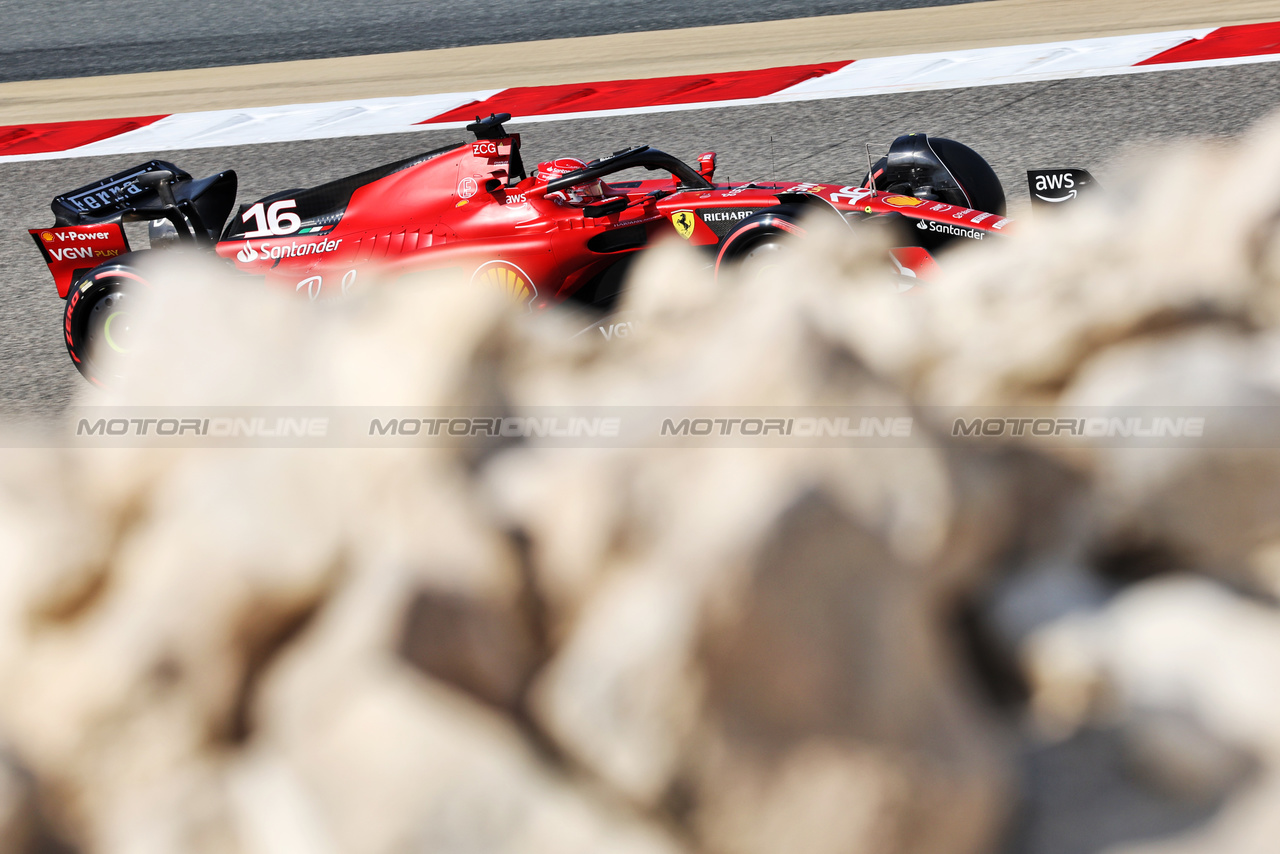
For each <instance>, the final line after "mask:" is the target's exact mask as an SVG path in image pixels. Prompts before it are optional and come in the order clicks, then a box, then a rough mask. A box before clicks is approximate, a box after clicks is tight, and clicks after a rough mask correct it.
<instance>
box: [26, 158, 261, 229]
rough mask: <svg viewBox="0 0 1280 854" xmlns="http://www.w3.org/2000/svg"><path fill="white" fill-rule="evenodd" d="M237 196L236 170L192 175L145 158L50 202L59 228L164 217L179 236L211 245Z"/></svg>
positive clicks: (171, 165)
mask: <svg viewBox="0 0 1280 854" xmlns="http://www.w3.org/2000/svg"><path fill="white" fill-rule="evenodd" d="M235 199H236V173H235V172H232V171H230V170H228V171H226V172H219V173H218V174H217V175H211V176H210V177H208V178H201V179H200V180H198V181H196V180H192V178H191V176H190V175H189V174H187V173H186V172H184V171H183V170H181V169H179V168H178V167H177V166H174V165H173V164H172V163H168V162H166V161H164V160H149V161H147V162H146V163H143V164H142V165H140V166H135V167H133V168H132V169H126V170H124V171H123V172H117V173H116V174H114V175H111V176H110V177H107V178H103V179H102V180H101V181H95V182H94V183H92V184H88V185H86V186H84V187H80V188H79V189H77V190H72V191H71V192H69V193H63V194H62V195H61V196H58V197H57V198H55V199H54V200H53V203H52V204H51V205H50V207H51V208H52V209H53V217H54V224H55V225H57V226H78V225H102V224H104V223H124V222H147V221H153V220H158V219H167V220H169V221H170V222H172V223H173V225H174V227H175V228H176V229H177V230H178V235H179V237H186V238H188V239H194V240H196V241H198V242H204V243H213V242H214V241H216V240H217V239H218V234H219V233H221V231H222V224H223V223H224V222H226V219H227V215H228V214H230V213H231V208H232V206H234V205H235Z"/></svg>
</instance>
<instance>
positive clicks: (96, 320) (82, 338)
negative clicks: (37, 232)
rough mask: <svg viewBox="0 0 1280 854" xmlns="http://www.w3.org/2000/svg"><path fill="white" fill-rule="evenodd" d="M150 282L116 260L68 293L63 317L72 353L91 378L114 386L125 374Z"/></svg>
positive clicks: (88, 274)
mask: <svg viewBox="0 0 1280 854" xmlns="http://www.w3.org/2000/svg"><path fill="white" fill-rule="evenodd" d="M149 289H150V283H149V282H147V280H146V279H144V278H142V276H140V275H138V273H137V272H135V271H134V270H132V269H129V268H127V267H125V266H124V265H122V264H119V263H118V262H117V263H112V264H110V265H104V266H102V267H99V268H96V269H94V270H92V271H90V272H89V273H86V274H85V275H84V276H83V277H82V278H81V279H80V280H79V281H77V282H75V283H74V284H73V285H72V287H71V290H70V292H68V294H67V301H66V306H65V308H64V310H63V316H62V331H63V338H64V339H65V342H66V345H67V354H68V355H70V356H71V362H72V364H74V365H75V366H76V369H77V370H79V371H80V373H81V374H82V375H83V376H84V378H85V379H87V380H88V381H89V382H91V383H93V384H94V385H97V386H103V387H106V386H109V385H111V384H112V383H113V382H114V381H116V380H118V379H119V378H120V377H121V376H123V372H124V369H125V367H126V366H127V365H128V362H129V353H130V352H131V351H132V350H133V347H134V343H135V342H134V337H135V334H136V328H135V326H136V323H135V321H136V318H137V303H138V300H139V299H140V298H141V297H142V296H143V294H144V293H145V292H146V291H147V290H149Z"/></svg>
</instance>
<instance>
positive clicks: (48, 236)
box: [40, 231, 53, 243]
mask: <svg viewBox="0 0 1280 854" xmlns="http://www.w3.org/2000/svg"><path fill="white" fill-rule="evenodd" d="M40 239H41V240H43V241H44V242H45V243H52V242H53V232H52V231H45V232H42V233H41V234H40Z"/></svg>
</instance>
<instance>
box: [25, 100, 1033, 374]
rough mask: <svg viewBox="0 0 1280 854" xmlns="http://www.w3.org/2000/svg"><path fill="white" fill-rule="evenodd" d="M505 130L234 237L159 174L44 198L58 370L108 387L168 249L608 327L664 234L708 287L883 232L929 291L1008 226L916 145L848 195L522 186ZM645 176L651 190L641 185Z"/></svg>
mask: <svg viewBox="0 0 1280 854" xmlns="http://www.w3.org/2000/svg"><path fill="white" fill-rule="evenodd" d="M510 118H511V117H510V116H509V115H507V114H505V113H504V114H499V115H492V116H490V117H489V118H487V119H483V120H481V119H479V118H477V121H476V122H475V123H474V124H471V125H468V127H467V130H468V131H470V132H471V134H472V135H473V136H474V140H473V141H465V142H459V143H457V144H454V145H447V146H445V147H443V148H438V149H436V150H434V151H429V152H427V153H425V154H420V155H417V156H415V157H410V158H408V159H406V160H400V161H398V162H395V163H390V164H387V165H384V166H380V167H378V168H376V169H370V170H368V171H366V172H361V173H359V174H356V175H352V176H350V177H347V178H341V179H339V180H336V181H331V182H329V183H327V184H321V185H320V186H317V187H312V188H310V189H294V190H285V191H283V192H279V193H274V194H272V195H270V196H267V197H265V198H262V199H258V200H257V201H254V202H253V203H252V204H242V205H241V206H240V208H239V210H238V211H237V212H236V213H235V215H234V216H232V217H231V219H230V222H227V217H228V215H230V214H231V211H232V208H233V206H234V205H235V196H236V173H235V172H233V171H226V172H220V173H218V174H216V175H211V176H209V177H207V178H202V179H200V180H193V179H192V177H191V176H190V175H189V174H187V173H186V172H184V171H182V170H181V169H179V168H178V167H177V166H174V165H173V164H171V163H166V162H164V161H161V160H152V161H150V162H148V163H144V164H142V165H140V166H138V167H136V168H133V169H128V170H125V171H123V172H120V173H118V174H116V175H112V176H110V177H109V178H104V179H102V180H101V181H98V182H96V183H93V184H90V185H88V186H85V187H81V188H80V189H78V190H74V191H72V192H69V193H66V194H63V195H60V196H58V197H57V198H55V199H54V200H53V203H52V208H53V213H54V217H55V224H54V225H53V226H52V227H49V228H36V229H31V230H30V233H31V235H32V237H33V238H34V239H35V243H36V245H37V246H38V247H39V248H40V252H41V254H42V255H43V257H44V260H45V262H46V263H47V264H48V266H49V270H50V271H51V272H52V273H53V278H54V282H55V284H56V285H57V290H58V296H59V297H61V298H63V299H64V300H65V301H66V306H65V311H64V315H63V326H62V331H63V336H64V338H65V341H66V345H67V351H68V352H69V353H70V355H71V359H72V361H73V362H74V363H75V365H76V367H77V368H78V369H79V370H80V371H81V373H82V374H84V376H86V377H87V378H88V379H89V380H90V381H92V382H95V383H98V384H103V383H104V382H105V381H107V380H109V379H110V378H111V376H112V375H113V373H114V372H115V371H116V368H113V367H111V365H118V364H119V361H120V359H119V356H118V355H116V354H120V353H124V352H127V351H128V350H129V348H130V340H129V339H130V337H131V328H130V324H131V321H130V319H129V314H130V305H131V304H133V305H135V306H136V301H137V299H138V298H139V294H141V293H144V292H145V291H146V290H147V289H148V288H149V287H151V286H152V285H153V284H155V283H151V282H149V281H148V273H147V264H146V260H147V259H146V257H145V256H146V255H147V254H148V253H154V252H158V251H167V247H168V246H169V245H172V244H178V245H188V246H192V247H197V248H205V249H207V250H208V251H211V252H214V253H216V254H217V255H218V256H220V257H221V258H223V259H225V260H226V261H227V262H229V263H230V264H233V265H234V266H235V268H236V269H238V270H239V271H241V272H242V273H244V274H248V275H250V276H258V277H261V278H263V279H264V280H265V281H266V283H267V284H269V285H274V286H278V287H283V288H285V289H287V290H290V291H295V292H297V293H299V294H306V295H307V297H309V298H311V299H317V298H327V297H331V296H339V295H343V294H346V293H347V292H348V291H349V290H350V289H351V288H352V286H353V285H354V284H355V283H356V282H357V281H359V282H361V284H362V285H363V284H365V283H368V282H371V281H392V280H396V279H399V278H401V277H404V276H406V275H413V274H418V273H421V272H423V271H428V270H444V269H454V270H460V271H461V272H462V273H463V274H464V275H468V276H470V278H471V280H472V281H473V282H476V283H487V284H490V285H493V286H497V287H499V288H502V289H505V290H506V291H507V292H509V293H510V295H511V296H512V297H513V298H515V299H517V300H518V301H520V302H521V303H523V304H524V305H526V306H528V308H529V309H530V310H537V309H542V308H545V307H546V306H548V305H552V304H556V303H561V302H564V301H566V300H572V301H574V302H576V303H579V304H583V305H586V306H591V307H594V308H596V309H599V310H601V311H608V310H609V309H610V308H611V307H612V306H613V304H614V302H615V301H616V299H617V296H618V293H619V290H620V288H621V286H622V283H623V280H624V276H625V272H626V269H627V265H628V264H629V263H630V262H631V261H632V260H634V258H635V257H636V253H637V252H639V251H642V250H643V249H644V248H645V247H646V246H649V245H651V244H653V243H654V242H655V241H657V240H660V239H661V238H662V237H663V236H664V235H672V236H678V237H679V238H682V239H684V240H686V241H688V242H689V243H690V244H693V245H695V246H699V247H704V248H705V249H706V250H707V252H708V261H709V263H713V264H714V265H715V267H716V270H717V272H719V271H720V270H721V269H723V268H724V267H725V266H726V265H729V264H757V263H761V262H762V261H764V260H767V259H768V258H769V256H770V253H772V252H774V251H776V250H777V248H778V247H779V245H780V241H782V240H784V239H795V238H796V237H798V236H801V235H803V233H804V221H805V218H806V215H807V214H810V213H812V212H819V213H822V214H825V215H829V216H832V217H837V218H839V219H840V220H842V221H843V222H844V223H846V224H848V225H849V226H850V227H862V225H861V224H863V223H866V222H874V223H877V224H881V225H887V226H890V227H892V226H893V225H894V224H896V225H898V226H901V227H900V228H899V229H898V231H899V233H900V234H901V239H900V240H898V241H897V242H898V243H900V244H901V245H900V247H899V248H897V249H895V250H893V257H894V260H895V262H896V264H897V265H898V268H899V270H900V271H901V272H902V274H903V275H904V276H906V277H921V278H926V277H927V276H928V274H929V271H930V270H931V269H933V265H934V261H933V257H932V253H933V252H934V251H936V250H937V249H938V248H939V247H941V246H943V245H944V244H946V243H948V242H951V241H956V240H983V239H985V238H988V237H990V236H991V235H996V234H1000V233H1002V232H1003V231H1004V230H1005V229H1006V228H1007V226H1008V225H1009V221H1008V220H1007V219H1006V218H1005V216H1004V212H1005V195H1004V190H1003V189H1002V187H1001V185H1000V181H999V180H998V179H997V178H996V175H995V172H994V171H993V170H992V169H991V167H990V166H989V165H988V164H987V163H986V161H984V160H983V159H982V158H981V157H980V156H978V155H977V154H976V153H974V152H973V151H972V150H971V149H969V148H967V147H966V146H964V145H961V144H960V143H958V142H954V141H952V140H947V139H941V138H930V137H929V136H927V135H926V134H908V135H904V136H901V137H899V138H898V139H897V140H896V141H895V142H894V143H893V144H892V146H891V147H890V148H889V151H888V153H887V154H886V155H885V156H884V157H882V158H880V159H879V161H878V162H877V163H875V164H872V165H871V168H870V171H869V173H868V175H867V176H866V177H865V178H864V179H863V181H862V183H860V184H851V185H835V184H818V183H801V182H794V181H768V182H759V183H746V184H742V183H739V184H727V183H719V184H718V183H716V182H715V180H714V173H715V166H716V156H715V153H714V152H709V153H707V154H704V155H702V156H701V157H699V158H698V161H697V166H696V167H694V166H691V165H689V164H687V163H685V162H683V161H681V160H679V159H677V158H676V157H673V156H672V155H670V154H667V153H665V152H663V151H659V150H658V149H656V148H651V147H649V146H644V145H642V146H638V147H635V148H628V149H626V150H624V151H619V152H617V153H615V154H613V155H612V156H610V157H605V158H602V159H599V160H594V161H592V162H590V163H583V162H582V161H577V160H573V159H570V158H562V159H559V160H553V161H548V162H546V163H543V164H540V165H539V167H538V169H537V170H536V171H535V174H533V175H529V174H527V172H526V169H525V166H524V163H523V161H522V158H521V154H520V135H519V134H515V133H509V132H508V131H507V130H506V129H505V128H504V127H503V123H504V122H507V121H509V120H510ZM637 168H638V169H640V170H646V171H640V172H638V173H636V172H635V171H634V170H636V169H637ZM628 171H631V172H632V175H635V174H639V175H640V176H641V178H642V179H641V180H636V179H634V178H633V177H630V176H628V175H625V174H623V173H626V172H628ZM647 171H657V172H660V173H666V174H665V175H661V176H660V177H657V178H654V179H647V180H645V178H648V175H647ZM611 178H612V179H614V180H608V179H611ZM130 222H147V223H150V228H149V237H150V241H151V245H152V248H150V249H144V250H141V251H130V248H129V244H128V241H127V239H126V236H125V230H124V224H125V223H130ZM224 223H225V227H224ZM673 239H674V237H673Z"/></svg>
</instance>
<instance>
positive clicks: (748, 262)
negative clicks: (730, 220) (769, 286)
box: [716, 205, 806, 280]
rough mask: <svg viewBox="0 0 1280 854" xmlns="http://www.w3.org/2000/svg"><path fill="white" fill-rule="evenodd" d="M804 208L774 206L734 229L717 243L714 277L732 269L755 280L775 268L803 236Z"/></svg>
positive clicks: (748, 218)
mask: <svg viewBox="0 0 1280 854" xmlns="http://www.w3.org/2000/svg"><path fill="white" fill-rule="evenodd" d="M804 213H805V206H803V205H775V206H774V207H770V208H765V209H764V210H761V211H759V212H757V213H754V214H752V215H751V216H749V217H747V218H746V219H744V220H742V221H741V222H739V223H738V224H737V225H735V226H734V227H733V230H732V231H730V232H729V233H728V234H726V235H725V238H724V240H723V241H721V243H720V251H719V253H717V255H716V276H717V277H719V276H720V274H721V272H722V271H724V270H727V269H729V268H731V267H734V268H737V270H738V272H739V275H740V276H741V277H743V278H746V279H748V280H754V279H757V278H759V277H760V276H763V275H766V274H767V273H768V271H769V270H771V269H773V268H775V267H777V266H778V264H779V262H780V261H781V259H782V257H783V256H784V255H785V254H786V251H787V248H788V245H789V244H791V243H792V242H794V241H795V240H796V239H798V238H801V237H803V236H804V235H805V234H806V231H805V229H804V228H803V227H802V226H801V225H800V220H801V219H802V217H803V215H804Z"/></svg>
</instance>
